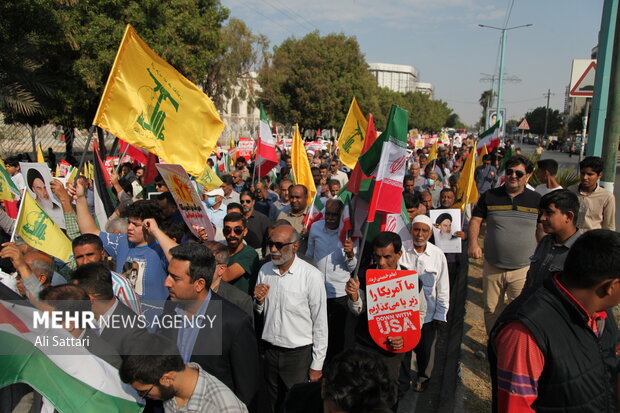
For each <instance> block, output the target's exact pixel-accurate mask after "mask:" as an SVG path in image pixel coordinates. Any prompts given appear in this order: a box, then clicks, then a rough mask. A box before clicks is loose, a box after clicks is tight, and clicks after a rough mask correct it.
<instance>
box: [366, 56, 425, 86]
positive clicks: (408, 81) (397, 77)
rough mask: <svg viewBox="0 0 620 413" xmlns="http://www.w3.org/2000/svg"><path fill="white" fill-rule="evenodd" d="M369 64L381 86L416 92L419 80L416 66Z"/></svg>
mask: <svg viewBox="0 0 620 413" xmlns="http://www.w3.org/2000/svg"><path fill="white" fill-rule="evenodd" d="M368 65H369V66H370V71H371V72H372V74H373V75H374V76H375V78H376V79H377V83H378V84H379V87H387V88H389V89H391V90H393V91H395V92H401V93H407V92H415V89H416V83H417V82H418V71H417V70H416V68H415V67H413V66H406V65H393V64H389V63H369V64H368Z"/></svg>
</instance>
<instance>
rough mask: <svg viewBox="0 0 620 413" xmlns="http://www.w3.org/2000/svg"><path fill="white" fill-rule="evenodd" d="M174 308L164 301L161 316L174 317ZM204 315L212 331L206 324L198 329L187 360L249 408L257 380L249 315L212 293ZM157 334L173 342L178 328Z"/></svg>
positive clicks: (256, 347)
mask: <svg viewBox="0 0 620 413" xmlns="http://www.w3.org/2000/svg"><path fill="white" fill-rule="evenodd" d="M175 307H176V303H175V302H174V301H168V302H167V303H166V306H165V307H164V315H168V314H171V315H174V314H175V312H174V309H175ZM205 316H207V317H211V319H213V317H215V319H214V322H213V328H211V327H210V326H209V322H207V323H206V324H207V325H206V326H205V328H201V329H200V332H199V333H198V337H197V338H196V343H195V345H194V350H193V351H192V356H191V359H190V361H192V362H195V363H198V364H200V366H201V367H202V368H203V369H205V370H206V371H207V373H209V374H211V375H213V376H215V377H217V378H218V379H219V380H220V381H221V382H222V383H224V384H225V385H226V386H228V388H230V389H231V390H232V391H233V392H234V393H235V395H236V396H237V397H238V398H239V400H241V401H242V402H244V403H245V404H246V405H249V404H250V402H251V401H252V399H253V398H254V396H255V395H256V392H257V390H258V387H259V380H260V376H259V358H258V346H257V343H256V336H255V335H254V329H253V327H252V322H251V321H250V316H249V315H247V314H246V313H245V312H244V311H243V310H241V309H240V308H239V307H237V306H236V305H234V304H232V303H230V302H229V301H227V300H225V299H224V298H222V297H220V296H219V295H217V294H216V293H214V292H213V291H211V301H210V302H209V305H208V306H207V311H206V313H205ZM160 334H162V335H164V336H167V337H169V338H170V339H171V340H173V341H174V342H175V343H176V342H177V336H178V329H173V328H171V329H163V330H160Z"/></svg>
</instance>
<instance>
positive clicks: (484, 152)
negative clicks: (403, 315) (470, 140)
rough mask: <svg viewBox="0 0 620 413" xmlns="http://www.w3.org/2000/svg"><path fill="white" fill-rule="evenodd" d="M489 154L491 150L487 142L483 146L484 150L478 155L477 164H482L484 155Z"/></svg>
mask: <svg viewBox="0 0 620 413" xmlns="http://www.w3.org/2000/svg"><path fill="white" fill-rule="evenodd" d="M488 154H489V151H488V149H487V145H486V143H485V144H484V146H483V147H482V152H480V156H479V157H478V160H477V161H476V166H480V165H482V158H483V157H484V155H488Z"/></svg>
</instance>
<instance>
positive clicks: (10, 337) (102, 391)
mask: <svg viewBox="0 0 620 413" xmlns="http://www.w3.org/2000/svg"><path fill="white" fill-rule="evenodd" d="M37 312H38V310H36V309H35V308H33V307H27V306H23V305H15V304H13V303H10V302H7V301H0V365H1V366H2V368H0V388H2V387H5V386H8V385H11V384H15V383H27V384H29V385H30V386H32V388H34V389H35V390H36V391H37V392H39V393H40V394H41V395H42V396H43V397H44V398H45V399H47V400H48V401H49V402H50V403H51V404H52V405H53V406H54V408H55V409H56V410H58V411H59V412H81V413H91V412H92V413H100V412H119V413H120V412H128V413H131V412H141V411H142V409H143V407H144V406H143V405H141V404H140V403H141V402H142V399H140V398H139V397H138V395H137V394H136V391H135V390H134V389H133V388H131V387H130V386H129V385H128V384H125V383H123V382H121V380H120V377H119V375H118V370H117V369H116V368H114V367H112V366H111V365H110V364H108V363H107V362H105V361H103V360H102V359H100V358H99V357H97V356H95V355H93V354H91V353H89V352H88V351H87V350H86V349H85V348H83V347H78V346H73V347H71V351H67V349H65V351H64V353H65V354H62V355H58V354H57V353H59V352H60V351H59V350H58V349H57V348H56V349H55V348H54V347H53V343H55V342H56V343H59V342H60V340H64V342H68V340H70V339H72V338H73V336H71V335H70V334H69V333H68V332H67V331H66V330H64V329H54V330H51V329H44V328H39V327H38V328H34V326H33V325H34V314H35V313H37ZM54 337H55V339H56V340H58V341H54ZM45 339H47V340H48V342H49V344H47V345H46V344H45V341H44V340H45ZM67 353H70V354H67Z"/></svg>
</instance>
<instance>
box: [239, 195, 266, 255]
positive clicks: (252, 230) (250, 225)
mask: <svg viewBox="0 0 620 413" xmlns="http://www.w3.org/2000/svg"><path fill="white" fill-rule="evenodd" d="M240 198H241V199H240V203H241V208H243V217H244V218H245V220H246V227H247V229H248V233H247V235H246V236H245V242H246V243H247V244H248V245H249V246H250V247H252V248H254V249H255V250H256V252H257V253H259V254H261V256H262V255H264V254H263V253H264V251H265V246H266V242H267V228H269V224H270V222H269V218H267V216H266V215H265V214H263V213H260V212H258V211H257V210H256V209H255V208H254V206H255V204H256V197H255V196H254V194H253V193H252V192H251V191H243V192H241V195H240Z"/></svg>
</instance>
